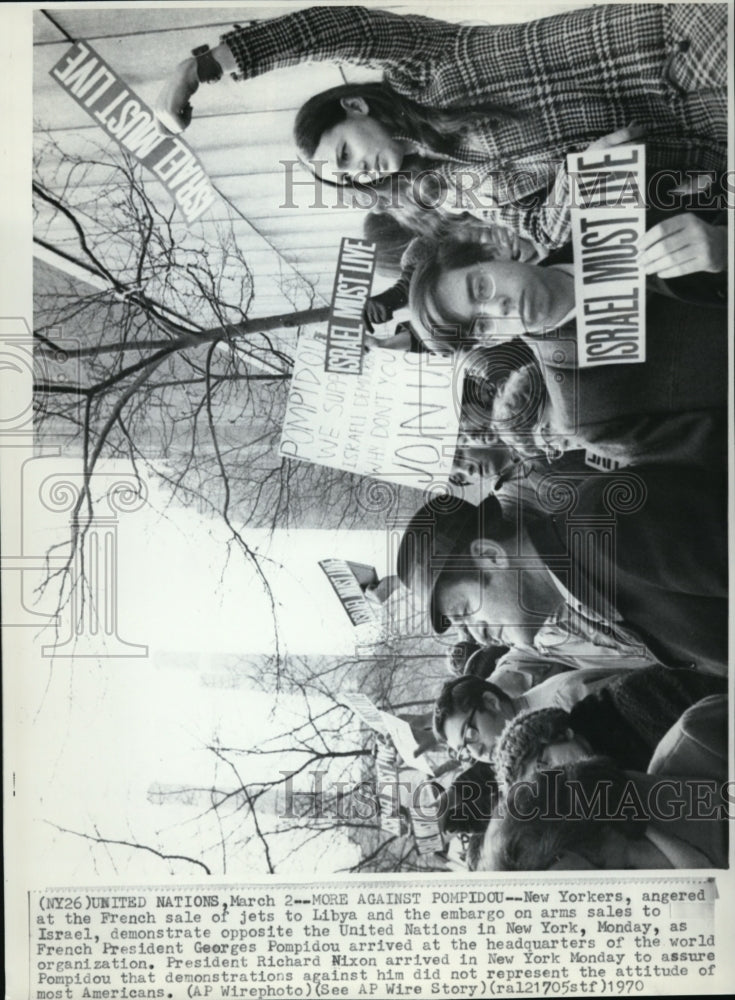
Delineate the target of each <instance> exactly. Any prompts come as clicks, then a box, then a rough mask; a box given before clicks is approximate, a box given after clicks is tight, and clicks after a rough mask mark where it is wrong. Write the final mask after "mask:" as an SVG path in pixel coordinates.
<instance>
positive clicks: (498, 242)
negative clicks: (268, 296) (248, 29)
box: [363, 205, 548, 351]
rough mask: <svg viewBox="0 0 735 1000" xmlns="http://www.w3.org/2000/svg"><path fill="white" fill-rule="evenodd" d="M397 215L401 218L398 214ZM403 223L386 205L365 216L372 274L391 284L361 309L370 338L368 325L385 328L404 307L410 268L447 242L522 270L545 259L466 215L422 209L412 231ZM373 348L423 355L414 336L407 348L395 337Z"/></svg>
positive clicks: (533, 248) (501, 229)
mask: <svg viewBox="0 0 735 1000" xmlns="http://www.w3.org/2000/svg"><path fill="white" fill-rule="evenodd" d="M398 214H399V215H400V214H401V212H400V208H399V210H398ZM406 222H407V220H406V219H405V218H404V224H403V225H402V224H401V222H400V221H399V220H398V219H397V218H396V217H395V215H394V214H393V211H392V210H391V206H390V205H386V207H385V208H384V209H383V210H382V211H372V212H369V213H368V214H367V216H366V218H365V221H364V223H363V230H364V234H365V239H366V240H368V241H369V242H370V243H374V244H375V246H376V251H377V256H376V270H377V271H378V273H382V274H384V275H388V276H390V277H392V278H393V279H394V283H393V284H392V285H391V286H390V288H387V289H386V290H385V291H383V292H380V293H379V294H377V295H373V296H371V297H370V298H369V299H368V301H367V303H366V306H365V320H366V323H367V326H368V330H369V331H370V333H372V332H373V325H376V324H380V323H387V322H388V321H389V320H390V319H392V318H393V315H394V314H395V313H396V312H397V311H398V310H399V309H403V308H405V307H406V306H408V291H409V287H410V282H411V276H412V274H413V272H414V270H415V268H416V267H417V265H418V264H420V263H421V261H423V260H424V259H428V258H429V257H430V256H431V255H432V253H433V252H434V250H435V248H436V247H437V246H440V245H441V244H442V243H444V242H446V241H447V240H450V241H452V242H456V243H465V242H467V243H481V244H483V245H485V246H486V247H488V248H490V249H491V250H492V252H493V255H494V258H495V259H498V260H519V261H521V262H522V263H524V264H526V263H536V262H538V261H539V260H543V258H544V257H545V256H546V255H547V253H548V251H547V250H546V249H545V248H544V247H540V246H536V245H535V244H534V243H532V242H531V241H530V240H526V239H523V238H522V237H520V236H518V235H516V234H515V233H514V232H512V230H510V229H507V228H506V227H505V226H491V225H486V224H484V223H482V222H480V221H478V220H477V219H475V218H474V217H473V216H471V215H469V213H465V214H464V215H462V216H459V215H456V216H455V215H450V216H445V215H443V214H441V213H439V212H436V211H433V210H431V209H425V210H424V211H423V213H422V216H421V218H420V221H419V222H417V223H416V224H415V229H414V230H411V229H408V228H406ZM416 233H418V234H419V235H416ZM377 346H381V347H387V348H390V349H393V350H411V351H422V350H424V349H425V348H424V345H423V342H422V341H421V340H420V339H419V338H418V337H416V336H415V335H414V336H413V337H412V338H411V342H410V344H409V345H408V346H406V345H405V340H399V339H398V338H395V337H393V338H388V339H383V340H382V341H378V342H377Z"/></svg>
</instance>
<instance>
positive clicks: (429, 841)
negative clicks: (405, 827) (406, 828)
mask: <svg viewBox="0 0 735 1000" xmlns="http://www.w3.org/2000/svg"><path fill="white" fill-rule="evenodd" d="M436 811H437V794H436V791H435V790H434V788H433V787H432V786H431V784H430V783H428V782H422V784H421V785H419V786H418V788H417V789H416V790H415V793H414V794H413V795H412V796H411V804H410V805H409V808H408V813H409V816H410V817H411V826H412V827H413V836H414V840H415V841H416V850H417V851H418V852H419V854H433V853H434V852H435V851H442V850H444V841H443V840H442V835H441V833H440V832H439V823H438V821H437V818H436Z"/></svg>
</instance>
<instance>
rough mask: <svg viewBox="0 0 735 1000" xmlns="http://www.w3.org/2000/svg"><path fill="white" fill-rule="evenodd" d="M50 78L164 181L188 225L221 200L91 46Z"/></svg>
mask: <svg viewBox="0 0 735 1000" xmlns="http://www.w3.org/2000/svg"><path fill="white" fill-rule="evenodd" d="M50 75H51V76H52V77H53V79H54V80H56V82H57V83H58V84H59V85H60V86H61V87H63V88H64V90H65V91H66V92H67V94H69V96H70V97H72V98H73V99H74V100H75V101H76V103H77V104H78V105H79V107H80V108H83V109H84V111H86V112H87V114H88V115H89V116H90V117H91V118H92V120H93V121H94V122H95V123H96V124H97V125H99V126H100V127H101V128H103V129H104V131H105V132H106V133H107V135H109V136H110V137H111V138H113V139H114V140H115V142H117V143H118V144H119V145H120V147H121V149H123V150H125V152H126V153H129V154H130V155H131V156H133V157H135V159H137V160H138V161H139V162H140V163H141V164H142V165H143V166H144V167H146V168H147V169H148V170H150V172H151V173H152V174H153V176H154V177H155V178H156V180H158V181H160V182H161V184H162V185H163V186H164V188H165V189H166V191H168V193H169V194H170V195H171V197H172V198H173V199H174V201H175V202H176V205H177V207H178V209H179V211H180V212H181V214H182V215H183V217H184V219H185V220H186V222H187V223H191V222H195V221H196V220H197V219H199V218H200V217H201V216H202V215H204V213H205V212H206V211H207V209H209V208H210V206H211V205H213V204H214V202H215V201H216V200H217V198H218V197H219V196H218V194H217V192H216V191H215V190H214V188H213V187H212V182H211V181H210V179H209V177H208V176H207V174H206V172H205V170H204V167H203V166H202V165H201V163H200V162H199V158H198V157H197V156H195V155H194V153H192V151H191V150H190V149H189V147H188V146H187V145H186V143H185V142H184V141H183V140H182V139H179V138H176V137H174V136H166V135H161V134H160V133H159V131H158V128H157V125H156V118H155V115H154V114H153V112H152V111H151V109H150V108H149V107H148V106H147V105H146V104H145V102H144V101H141V99H140V98H139V97H137V96H136V95H135V93H134V92H133V91H132V90H131V89H130V88H129V87H128V86H127V85H126V84H125V83H124V82H123V81H122V80H121V79H120V78H119V77H118V75H117V74H116V73H115V71H114V70H112V69H110V67H109V66H108V65H107V63H106V62H105V61H104V60H103V59H102V58H101V57H100V56H99V55H97V53H96V52H95V51H94V49H93V48H92V47H91V46H90V45H89V44H88V43H87V42H74V44H73V45H72V46H71V48H69V49H67V51H66V52H65V53H64V55H63V56H62V57H61V59H59V61H58V62H57V63H56V65H55V66H54V67H52V69H51V71H50Z"/></svg>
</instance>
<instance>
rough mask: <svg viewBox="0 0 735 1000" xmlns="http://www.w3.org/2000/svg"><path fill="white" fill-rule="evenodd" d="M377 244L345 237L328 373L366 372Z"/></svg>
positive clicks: (335, 291) (330, 331)
mask: <svg viewBox="0 0 735 1000" xmlns="http://www.w3.org/2000/svg"><path fill="white" fill-rule="evenodd" d="M375 251H376V246H375V244H374V243H366V242H365V241H364V240H351V239H349V238H348V237H345V238H344V239H343V240H342V243H341V244H340V248H339V259H338V261H337V273H336V274H335V276H334V289H333V291H332V311H331V313H330V314H329V325H328V326H327V357H326V361H325V365H324V367H325V370H326V371H328V372H342V373H343V374H344V375H359V374H360V372H361V371H362V359H363V353H364V352H363V349H362V341H363V335H364V333H365V323H364V320H363V314H364V310H365V302H366V301H367V298H368V296H369V295H370V286H371V285H372V282H373V271H374V270H375Z"/></svg>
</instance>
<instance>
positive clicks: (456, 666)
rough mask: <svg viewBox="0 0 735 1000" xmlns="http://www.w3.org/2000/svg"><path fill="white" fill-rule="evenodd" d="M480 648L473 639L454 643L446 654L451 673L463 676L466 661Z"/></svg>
mask: <svg viewBox="0 0 735 1000" xmlns="http://www.w3.org/2000/svg"><path fill="white" fill-rule="evenodd" d="M480 648H481V647H480V644H479V642H475V641H474V639H463V640H462V642H456V643H455V644H454V645H453V646H452V648H451V649H450V650H449V651H448V652H447V659H448V661H449V669H450V670H451V672H452V673H453V674H456V675H457V676H459V675H461V674H463V673H464V668H465V666H466V664H467V661H468V660H469V658H470V657H471V656H472V654H473V653H476V652H477V650H478V649H480Z"/></svg>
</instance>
